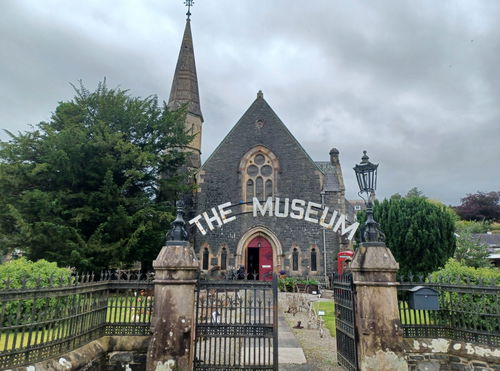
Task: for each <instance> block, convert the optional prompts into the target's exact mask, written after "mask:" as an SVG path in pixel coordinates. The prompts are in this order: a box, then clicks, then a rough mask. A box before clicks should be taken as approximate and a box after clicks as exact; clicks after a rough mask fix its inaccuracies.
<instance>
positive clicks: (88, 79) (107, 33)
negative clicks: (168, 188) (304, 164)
mask: <svg viewBox="0 0 500 371" xmlns="http://www.w3.org/2000/svg"><path fill="white" fill-rule="evenodd" d="M185 12H186V9H185V7H184V6H183V1H182V0H135V1H132V0H129V1H125V0H96V1H89V0H86V1H73V0H64V1H63V0H60V1H57V0H43V1H39V0H31V1H28V0H1V1H0V76H1V80H0V128H2V129H8V130H11V131H14V132H17V131H19V130H21V131H25V130H28V129H29V125H30V124H37V123H38V122H39V121H41V120H47V119H48V118H49V117H50V114H51V112H53V111H54V109H55V107H56V105H57V102H58V101H62V100H68V99H70V98H71V97H72V96H73V90H72V88H71V86H70V83H75V82H77V81H78V80H79V79H82V80H83V82H84V84H85V85H86V86H87V87H88V88H89V89H91V90H93V89H94V88H95V86H96V84H97V82H98V81H100V80H102V79H103V78H104V77H106V79H107V82H108V86H110V87H116V86H120V87H122V88H127V89H130V92H131V94H132V95H138V96H148V95H152V94H156V95H158V96H159V97H160V98H161V99H162V100H167V99H168V94H169V92H170V85H171V82H172V75H173V72H174V69H175V64H176V60H177V55H178V52H179V46H180V42H181V39H182V33H183V30H184V24H185ZM191 19H192V31H193V38H194V49H195V55H196V64H197V70H198V81H199V87H200V97H201V108H202V112H203V115H204V119H205V124H204V132H203V148H202V150H203V159H206V158H207V157H208V155H210V153H212V151H213V150H214V148H215V147H216V146H217V145H218V143H219V142H220V141H221V140H222V138H223V137H224V136H225V135H226V134H227V132H228V131H229V130H230V128H231V127H232V126H233V125H234V124H235V123H236V122H237V121H238V119H239V118H240V117H241V115H242V114H243V113H244V112H245V110H246V109H247V108H248V106H249V105H250V104H251V103H252V102H253V100H254V99H255V97H256V93H257V91H258V90H259V89H261V90H262V91H263V92H264V98H265V99H266V100H267V102H268V103H269V104H270V105H271V107H273V109H274V110H275V111H276V113H277V114H278V116H279V117H280V118H281V119H282V121H283V122H284V123H285V124H286V125H287V126H288V128H289V129H290V131H291V132H292V133H293V134H294V135H295V137H296V138H297V139H298V140H299V142H301V143H302V145H303V146H304V148H305V149H306V151H307V152H309V154H310V155H311V157H312V158H313V159H314V160H318V161H319V160H327V159H328V157H329V155H328V152H329V150H330V149H331V148H332V147H336V148H338V149H339V151H340V160H341V163H342V165H343V172H344V178H345V182H346V188H347V197H348V198H350V199H357V198H358V196H357V195H356V188H357V185H356V182H355V178H354V172H353V170H352V167H353V166H354V164H355V163H357V162H359V161H360V157H361V154H362V150H364V149H366V150H368V154H369V155H370V158H371V160H372V161H373V162H378V163H380V166H379V183H378V192H377V193H378V196H379V197H388V196H390V195H391V194H393V193H396V192H400V193H402V194H404V193H406V192H407V191H408V189H410V188H411V187H414V186H416V187H418V188H419V189H421V190H422V191H423V192H424V193H425V194H426V195H427V196H428V197H431V198H435V199H438V200H441V201H443V202H445V203H446V204H452V205H456V204H458V203H459V201H460V199H461V198H462V197H464V196H465V194H466V193H474V192H476V191H493V190H495V191H499V190H500V58H499V57H500V22H499V21H498V20H499V19H500V2H499V1H497V0H491V1H458V0H456V1H435V0H429V1H423V0H419V1H410V0H407V1H403V0H394V1H382V0H378V1H353V0H342V1H341V0H339V1H334V0H315V1H305V0H302V1H299V0H273V1H265V0H238V1H234V0H233V1H229V0H195V5H194V7H193V9H192V17H191ZM0 139H2V140H6V139H7V135H5V134H4V133H3V132H2V133H1V134H0Z"/></svg>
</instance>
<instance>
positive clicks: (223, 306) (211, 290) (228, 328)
mask: <svg viewBox="0 0 500 371" xmlns="http://www.w3.org/2000/svg"><path fill="white" fill-rule="evenodd" d="M229 278H234V277H229ZM247 278H248V276H246V277H245V279H241V280H235V279H229V280H199V281H198V286H197V291H196V336H195V346H194V367H193V368H194V370H233V369H239V370H243V369H245V370H278V312H277V308H278V280H277V277H276V275H274V276H273V275H270V276H269V278H270V279H272V280H271V281H257V280H249V279H247Z"/></svg>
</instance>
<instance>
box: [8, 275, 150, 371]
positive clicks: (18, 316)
mask: <svg viewBox="0 0 500 371" xmlns="http://www.w3.org/2000/svg"><path fill="white" fill-rule="evenodd" d="M11 284H12V282H10V281H5V282H4V285H5V286H6V289H3V290H0V369H6V368H13V367H18V366H23V365H28V364H33V363H35V362H40V361H43V360H46V359H50V358H53V357H55V356H57V355H60V354H63V353H66V352H69V351H72V350H74V349H76V348H78V347H80V346H82V345H85V344H87V343H89V342H91V341H93V340H95V339H98V338H100V337H102V336H106V335H126V336H133V335H149V327H150V321H151V315H152V308H153V283H152V276H151V275H143V274H140V273H137V274H132V273H127V272H121V273H109V272H107V273H103V274H101V276H100V277H95V276H94V275H90V274H88V275H81V276H79V275H76V276H72V277H61V278H58V279H50V280H49V282H48V283H46V284H44V285H42V283H41V281H40V280H36V281H35V283H34V284H33V285H32V287H30V285H29V284H28V283H27V280H22V281H21V284H20V286H21V287H20V288H11ZM42 286H47V287H42Z"/></svg>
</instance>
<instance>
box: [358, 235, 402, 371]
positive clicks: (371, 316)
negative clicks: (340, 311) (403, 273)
mask: <svg viewBox="0 0 500 371" xmlns="http://www.w3.org/2000/svg"><path fill="white" fill-rule="evenodd" d="M398 270H399V264H398V263H397V262H396V260H395V259H394V256H393V255H392V252H391V250H389V249H388V248H387V247H386V246H385V244H384V243H381V242H369V243H362V244H361V246H360V247H359V249H358V250H357V251H356V253H355V255H354V258H353V261H352V263H351V271H352V273H353V279H354V284H355V286H356V302H355V305H356V327H357V332H358V360H359V367H360V369H361V370H363V371H368V370H370V371H372V370H373V371H378V370H385V371H392V370H394V371H395V370H398V371H399V370H404V371H406V370H408V365H407V363H406V360H405V356H404V349H403V345H402V344H403V337H402V329H401V322H400V319H399V310H398V298H397V288H396V286H397V285H398V282H396V273H397V271H398Z"/></svg>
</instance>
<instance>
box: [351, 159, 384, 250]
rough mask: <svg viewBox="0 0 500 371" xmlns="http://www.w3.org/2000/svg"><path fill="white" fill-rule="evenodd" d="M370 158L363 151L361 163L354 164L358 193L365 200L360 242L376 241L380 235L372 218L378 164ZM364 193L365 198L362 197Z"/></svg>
mask: <svg viewBox="0 0 500 371" xmlns="http://www.w3.org/2000/svg"><path fill="white" fill-rule="evenodd" d="M369 160H370V158H369V157H368V155H367V154H366V151H363V157H361V163H359V164H357V165H356V166H354V172H355V173H356V180H357V181H358V186H359V192H358V195H359V196H360V197H361V198H362V199H363V200H364V201H365V204H366V222H365V225H364V227H363V230H362V233H361V240H362V242H378V241H379V240H380V237H381V234H382V233H381V232H380V231H379V229H378V223H377V222H376V221H375V219H373V203H372V201H373V199H374V198H375V190H376V189H377V168H378V164H372V163H371V162H370V161H369ZM363 194H366V198H365V197H363Z"/></svg>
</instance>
